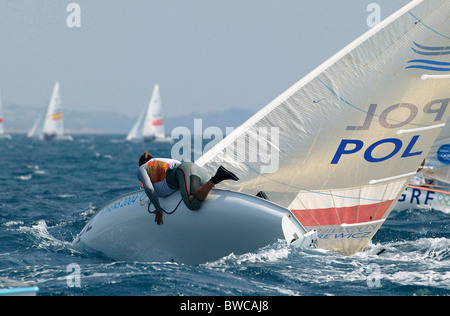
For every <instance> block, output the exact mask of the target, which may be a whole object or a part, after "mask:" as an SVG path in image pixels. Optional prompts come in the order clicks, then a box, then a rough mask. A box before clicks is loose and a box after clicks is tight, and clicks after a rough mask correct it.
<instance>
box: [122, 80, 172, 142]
mask: <svg viewBox="0 0 450 316" xmlns="http://www.w3.org/2000/svg"><path fill="white" fill-rule="evenodd" d="M126 140H131V141H141V140H144V141H170V140H171V139H170V138H169V137H166V132H165V127H164V119H163V115H162V106H161V97H160V95H159V85H158V84H156V85H155V87H154V88H153V94H152V98H151V99H150V103H149V104H148V106H147V107H146V108H145V109H144V111H143V112H142V113H141V115H140V116H139V118H138V120H137V121H136V123H135V124H134V126H133V128H132V129H131V131H130V132H129V133H128V136H127V138H126Z"/></svg>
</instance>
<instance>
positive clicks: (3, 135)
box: [0, 96, 12, 139]
mask: <svg viewBox="0 0 450 316" xmlns="http://www.w3.org/2000/svg"><path fill="white" fill-rule="evenodd" d="M11 138H12V137H11V135H10V134H6V133H5V128H4V126H3V109H2V99H1V96H0V139H11Z"/></svg>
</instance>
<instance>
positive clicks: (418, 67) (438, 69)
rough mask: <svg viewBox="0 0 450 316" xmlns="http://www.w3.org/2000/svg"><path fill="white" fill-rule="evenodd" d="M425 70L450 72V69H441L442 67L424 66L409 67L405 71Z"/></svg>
mask: <svg viewBox="0 0 450 316" xmlns="http://www.w3.org/2000/svg"><path fill="white" fill-rule="evenodd" d="M411 68H416V69H425V70H432V71H450V68H440V67H431V66H422V65H414V66H408V67H405V69H411Z"/></svg>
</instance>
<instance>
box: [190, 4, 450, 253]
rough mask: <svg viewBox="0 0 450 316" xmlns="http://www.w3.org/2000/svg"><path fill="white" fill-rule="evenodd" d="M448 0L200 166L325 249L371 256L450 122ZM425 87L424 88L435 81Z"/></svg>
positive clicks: (405, 17)
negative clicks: (281, 212) (271, 206)
mask: <svg viewBox="0 0 450 316" xmlns="http://www.w3.org/2000/svg"><path fill="white" fill-rule="evenodd" d="M449 16H450V1H448V0H415V1H412V2H411V3H409V4H408V5H406V6H405V7H404V8H402V9H400V10H399V11H398V12H396V13H394V14H393V15H392V16H390V17H389V18H387V19H386V20H385V21H383V22H381V23H380V24H379V25H378V26H377V27H375V28H373V29H371V30H369V31H368V32H367V33H366V34H364V35H363V36H361V37H360V38H358V39H357V40H356V41H354V42H353V43H351V44H350V45H348V46H347V47H345V48H344V49H343V50H342V51H340V52H338V53H337V54H336V55H334V56H333V57H331V58H330V59H329V60H328V61H326V62H325V63H324V64H322V65H321V66H319V67H318V68H317V69H315V70H314V71H313V72H312V73H310V74H309V75H308V76H306V77H305V78H303V79H302V80H300V81H299V82H297V83H296V84H295V85H293V86H292V87H291V88H289V89H288V90H287V91H286V92H284V93H283V94H281V95H280V96H279V97H278V98H276V99H275V100H273V101H272V102H271V103H270V104H269V105H267V106H266V107H265V108H263V109H262V110H261V111H259V112H258V113H257V114H256V115H254V116H253V117H252V118H250V119H249V120H248V121H247V122H246V123H244V124H243V125H241V126H240V127H238V128H237V129H236V130H235V131H234V132H233V133H231V134H230V135H229V136H228V137H226V138H225V139H224V140H222V141H221V142H220V143H218V144H217V145H216V146H215V147H213V148H212V149H211V150H210V151H208V152H207V153H206V154H205V155H204V156H203V157H201V158H200V159H198V160H197V161H196V163H198V164H200V165H202V166H204V167H205V168H207V169H208V170H209V171H210V173H211V174H213V173H214V171H215V170H216V168H217V167H218V166H219V165H221V164H222V165H224V166H225V167H226V168H229V169H230V170H233V171H234V172H236V173H237V174H238V175H239V177H240V178H241V180H240V181H238V182H232V181H229V182H226V183H225V182H223V183H221V184H220V187H221V188H226V189H230V190H234V191H240V192H245V193H251V194H255V193H256V192H258V191H261V190H262V191H264V192H265V193H266V194H267V196H268V198H269V199H270V200H271V201H273V202H275V203H277V204H279V205H281V206H283V207H287V208H289V209H290V210H291V212H292V214H294V215H295V216H296V217H297V219H298V220H299V221H300V222H301V223H302V224H303V225H304V226H305V228H306V229H308V230H312V229H316V230H317V231H318V237H319V247H322V248H325V249H331V250H334V251H338V252H340V253H343V254H352V253H355V252H358V251H362V250H363V249H364V248H365V247H366V245H367V243H368V242H369V241H370V240H371V239H372V237H373V236H374V234H375V233H376V232H377V230H378V229H379V228H380V226H381V225H382V223H383V222H384V220H385V219H386V218H387V216H388V215H389V213H390V211H391V210H392V208H393V206H394V204H395V201H396V200H397V199H398V198H399V196H400V195H401V194H402V193H403V191H404V190H405V187H406V186H407V185H408V183H409V181H410V179H411V178H412V177H413V176H414V175H415V173H416V171H417V169H418V167H419V165H420V164H421V162H422V161H423V159H424V158H425V157H426V154H427V152H428V151H429V149H430V146H431V145H432V144H433V142H434V140H435V139H436V137H437V136H438V134H439V132H440V131H441V129H442V126H443V123H445V122H446V121H447V118H448V117H449V112H450V106H448V105H449V101H450V80H449V79H448V78H447V76H432V77H423V78H422V75H424V74H425V75H434V74H440V75H442V74H448V72H450V69H449V68H450V67H449V65H450V46H449V43H450V18H449ZM425 79H426V80H425Z"/></svg>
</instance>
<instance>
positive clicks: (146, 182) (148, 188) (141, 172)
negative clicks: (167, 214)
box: [137, 165, 163, 225]
mask: <svg viewBox="0 0 450 316" xmlns="http://www.w3.org/2000/svg"><path fill="white" fill-rule="evenodd" d="M137 177H138V179H139V181H141V183H142V185H143V186H144V190H145V194H147V196H148V198H149V199H150V201H151V202H152V203H153V205H154V206H155V208H156V218H155V221H156V222H157V223H158V225H160V224H162V214H163V210H162V208H161V205H160V204H159V199H158V196H157V195H156V192H155V189H154V187H153V184H152V181H151V180H150V177H149V176H148V173H147V169H146V166H145V165H142V166H141V167H139V169H138V172H137Z"/></svg>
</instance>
